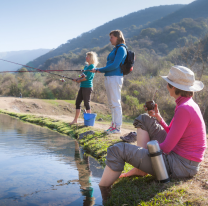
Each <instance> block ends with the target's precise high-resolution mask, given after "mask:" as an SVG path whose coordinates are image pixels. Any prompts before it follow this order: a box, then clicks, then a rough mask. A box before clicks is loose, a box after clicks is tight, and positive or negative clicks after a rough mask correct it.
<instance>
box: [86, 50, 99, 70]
mask: <svg viewBox="0 0 208 206" xmlns="http://www.w3.org/2000/svg"><path fill="white" fill-rule="evenodd" d="M86 55H88V56H90V64H94V65H95V67H96V66H97V65H98V63H99V62H98V57H97V53H95V52H93V51H91V52H87V53H86Z"/></svg>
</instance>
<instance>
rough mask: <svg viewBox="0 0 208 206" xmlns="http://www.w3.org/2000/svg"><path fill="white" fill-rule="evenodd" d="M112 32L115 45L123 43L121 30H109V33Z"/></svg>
mask: <svg viewBox="0 0 208 206" xmlns="http://www.w3.org/2000/svg"><path fill="white" fill-rule="evenodd" d="M111 34H113V36H115V37H117V42H116V45H118V44H125V39H124V35H123V33H122V31H120V30H113V31H111V32H110V34H109V35H111Z"/></svg>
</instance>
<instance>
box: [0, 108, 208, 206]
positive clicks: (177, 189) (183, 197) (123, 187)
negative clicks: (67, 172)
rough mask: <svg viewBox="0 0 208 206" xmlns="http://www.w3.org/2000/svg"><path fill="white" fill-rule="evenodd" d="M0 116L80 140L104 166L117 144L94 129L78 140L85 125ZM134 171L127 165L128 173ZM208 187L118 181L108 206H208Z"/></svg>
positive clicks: (145, 179)
mask: <svg viewBox="0 0 208 206" xmlns="http://www.w3.org/2000/svg"><path fill="white" fill-rule="evenodd" d="M0 113H4V114H8V115H10V116H13V117H15V118H19V119H20V120H23V121H27V122H30V123H33V124H37V125H40V126H45V127H48V128H50V129H52V130H56V131H57V132H59V133H61V134H64V135H69V136H71V137H74V138H77V141H78V142H79V143H80V145H81V146H83V148H84V149H85V151H86V153H88V154H89V155H92V156H93V157H95V158H96V159H98V161H99V162H100V163H101V164H102V165H103V166H104V165H105V157H106V152H107V148H108V147H109V146H110V145H112V144H115V143H116V142H118V140H113V139H112V138H111V137H109V136H107V135H106V134H105V133H103V131H100V130H97V129H95V128H93V130H94V131H95V134H94V135H88V136H87V137H84V138H83V139H81V140H79V135H80V134H81V133H83V132H86V131H89V130H91V129H92V128H91V127H84V126H83V125H73V126H70V127H69V126H68V124H67V123H65V122H61V121H57V120H55V121H54V120H53V119H49V118H40V117H36V116H32V115H23V114H19V113H12V112H8V111H4V110H0ZM131 168H132V166H131V165H129V164H126V165H125V170H124V171H128V170H130V169H131ZM196 191H198V194H197V192H196ZM207 191H208V184H206V182H202V183H201V180H200V178H198V177H197V176H195V177H194V178H191V179H184V180H171V182H170V183H168V184H159V183H156V182H155V181H154V177H152V176H151V175H148V176H146V177H130V178H123V179H119V180H118V181H117V182H116V183H115V184H114V185H113V189H112V191H111V196H110V198H109V200H108V201H107V203H106V205H123V204H125V205H207V204H208V201H207V198H206V197H205V196H204V195H207Z"/></svg>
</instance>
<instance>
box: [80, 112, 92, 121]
mask: <svg viewBox="0 0 208 206" xmlns="http://www.w3.org/2000/svg"><path fill="white" fill-rule="evenodd" d="M82 117H83V119H84V120H85V121H90V120H92V119H94V118H95V117H93V118H91V119H85V118H84V113H83V115H82Z"/></svg>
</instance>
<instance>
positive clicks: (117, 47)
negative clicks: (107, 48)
mask: <svg viewBox="0 0 208 206" xmlns="http://www.w3.org/2000/svg"><path fill="white" fill-rule="evenodd" d="M121 46H123V47H125V49H126V51H127V48H126V45H120V46H116V51H115V55H116V53H117V51H118V49H119V48H120V47H121Z"/></svg>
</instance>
